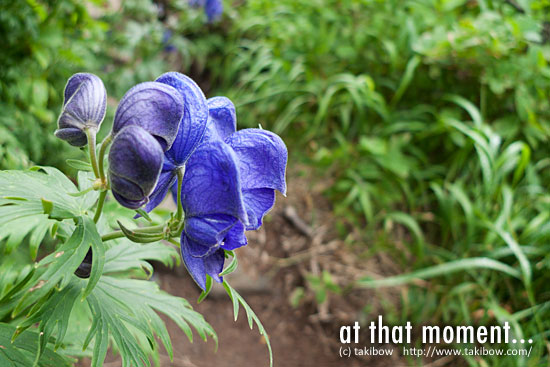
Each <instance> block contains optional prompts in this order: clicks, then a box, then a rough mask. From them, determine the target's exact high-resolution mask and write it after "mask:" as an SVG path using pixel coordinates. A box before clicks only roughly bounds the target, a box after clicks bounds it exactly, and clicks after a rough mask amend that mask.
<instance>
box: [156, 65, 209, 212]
mask: <svg viewBox="0 0 550 367" xmlns="http://www.w3.org/2000/svg"><path fill="white" fill-rule="evenodd" d="M157 82H158V83H162V84H166V85H168V86H171V87H173V88H174V89H175V90H177V92H178V93H179V94H180V95H181V97H182V99H183V101H184V112H183V119H182V121H181V124H180V126H179V129H178V132H177V135H176V136H175V140H174V144H173V146H172V147H171V148H170V149H169V150H168V151H167V152H166V153H165V159H164V164H163V167H162V172H161V174H160V178H159V184H158V185H157V187H156V188H155V190H154V192H153V193H152V194H151V197H150V201H149V203H148V204H147V206H146V207H145V211H147V212H150V211H151V210H153V209H154V208H155V207H156V206H158V205H159V204H160V203H161V202H162V200H163V199H164V197H165V196H166V194H167V193H168V190H169V189H170V187H172V186H173V185H174V183H175V181H176V171H177V170H178V169H179V168H180V167H183V165H185V163H186V162H187V160H188V159H189V157H190V156H191V154H192V153H193V151H194V150H195V149H196V148H197V146H198V145H199V143H200V142H201V139H202V137H203V135H204V131H205V129H206V123H207V121H208V107H207V105H206V98H205V97H204V94H203V93H202V90H201V89H200V88H199V86H198V85H197V84H196V83H195V82H194V81H193V80H192V79H191V78H189V77H187V76H186V75H183V74H181V73H177V72H170V73H165V74H163V75H161V76H160V77H158V78H157Z"/></svg>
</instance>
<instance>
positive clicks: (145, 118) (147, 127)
mask: <svg viewBox="0 0 550 367" xmlns="http://www.w3.org/2000/svg"><path fill="white" fill-rule="evenodd" d="M183 114H184V102H183V98H182V96H181V94H180V93H179V92H178V91H177V90H176V89H174V88H173V87H171V86H170V85H167V84H163V83H158V82H145V83H141V84H138V85H136V86H135V87H133V88H131V89H130V90H129V91H128V92H127V93H126V94H125V95H124V97H123V98H122V100H121V101H120V103H119V105H118V108H117V111H116V113H115V120H114V123H113V131H112V134H113V135H114V140H113V146H112V147H111V150H110V152H109V173H110V180H111V190H112V192H113V195H114V197H115V199H117V201H118V202H119V203H120V204H121V205H123V206H125V207H127V208H131V209H137V208H139V207H141V206H142V205H144V204H146V203H148V202H149V201H150V195H151V194H152V192H153V189H154V188H155V187H157V182H158V181H159V177H160V173H161V170H162V167H163V161H164V154H163V152H164V151H166V150H169V149H170V148H171V147H172V144H174V141H176V138H177V134H178V129H179V127H180V123H181V120H182V117H183ZM130 127H132V129H129V128H130ZM135 127H137V128H135Z"/></svg>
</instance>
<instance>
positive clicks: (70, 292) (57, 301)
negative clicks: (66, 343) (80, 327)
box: [14, 279, 84, 358]
mask: <svg viewBox="0 0 550 367" xmlns="http://www.w3.org/2000/svg"><path fill="white" fill-rule="evenodd" d="M83 282H84V281H80V280H77V279H73V281H71V283H70V284H69V285H68V286H67V287H65V288H63V289H62V290H60V291H54V292H53V293H52V295H51V296H50V297H49V298H48V300H47V301H46V302H44V303H43V304H41V305H40V307H39V308H38V310H37V311H36V312H34V313H33V314H32V316H31V317H27V318H25V319H24V321H23V322H22V323H21V324H20V325H18V327H17V330H16V333H15V335H14V336H16V335H17V334H19V333H21V332H22V331H24V330H26V329H27V328H29V327H30V326H32V325H34V324H40V326H39V330H40V334H39V345H38V353H37V358H39V357H40V356H41V355H42V353H43V352H44V351H45V350H46V344H47V343H48V341H49V340H50V337H51V336H52V335H53V332H54V330H55V329H56V328H57V337H56V342H55V347H54V348H55V349H57V348H59V347H60V346H61V344H62V342H63V339H64V337H65V334H66V333H67V328H68V326H69V318H70V316H71V312H72V310H73V307H74V305H75V302H76V300H77V299H78V298H79V296H80V294H81V292H82V288H83V284H82V283H83Z"/></svg>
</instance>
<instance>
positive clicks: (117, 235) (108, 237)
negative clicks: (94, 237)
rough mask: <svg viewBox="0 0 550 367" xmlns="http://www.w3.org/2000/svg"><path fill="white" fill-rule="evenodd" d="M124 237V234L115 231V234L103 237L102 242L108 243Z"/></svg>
mask: <svg viewBox="0 0 550 367" xmlns="http://www.w3.org/2000/svg"><path fill="white" fill-rule="evenodd" d="M122 237H125V236H124V232H122V231H114V232H111V233H107V234H104V235H103V236H101V241H103V242H106V241H110V240H115V239H117V238H122Z"/></svg>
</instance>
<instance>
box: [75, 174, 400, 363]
mask: <svg viewBox="0 0 550 367" xmlns="http://www.w3.org/2000/svg"><path fill="white" fill-rule="evenodd" d="M289 177H294V179H291V180H290V182H289V189H288V197H287V198H283V197H278V198H277V203H276V204H275V209H274V210H273V211H272V213H271V214H270V215H269V217H268V218H266V221H265V223H264V226H263V227H262V228H261V229H260V230H259V231H256V232H249V234H248V239H249V245H248V246H246V247H244V248H242V249H238V250H237V255H238V258H239V268H238V270H237V272H236V273H234V274H231V275H230V276H229V277H228V278H227V279H228V281H229V282H230V284H232V286H233V287H234V288H235V289H237V291H239V293H240V294H241V295H242V296H243V297H244V298H245V299H246V301H247V302H248V303H249V305H250V306H251V307H252V309H253V310H254V311H255V312H256V314H257V315H258V317H259V318H260V320H261V321H262V323H263V325H264V327H265V329H266V330H267V332H268V334H269V337H270V340H271V344H272V347H273V354H274V362H275V366H281V367H283V366H284V367H287V366H288V367H309V366H311V367H313V366H315V367H333V366H335V367H336V366H346V367H360V366H367V365H368V366H398V365H401V366H403V365H406V364H405V363H403V361H402V360H401V359H400V358H399V357H397V355H398V354H399V353H398V350H397V349H396V350H395V352H394V354H395V355H394V357H385V358H382V357H371V358H365V359H362V360H358V359H353V358H352V359H345V360H342V359H341V358H340V357H339V356H338V350H339V346H340V344H339V334H338V332H339V327H340V326H341V325H343V324H344V323H346V324H351V323H353V322H354V321H355V320H359V319H361V317H364V315H363V316H361V315H362V313H361V310H362V309H363V308H364V307H365V306H366V305H369V307H370V308H371V309H373V310H375V311H376V312H378V310H380V306H379V304H377V301H376V298H375V297H374V295H373V294H372V293H370V292H369V291H352V292H346V293H345V294H341V295H338V294H331V293H330V292H329V294H328V295H327V299H326V301H325V302H323V303H322V304H321V305H319V304H318V303H317V302H316V301H315V297H314V292H312V291H311V289H310V288H311V287H310V286H308V283H307V281H306V278H307V277H310V276H314V277H315V276H319V275H320V274H322V272H323V271H327V272H329V273H330V274H331V276H332V279H333V280H334V282H335V283H336V284H339V285H345V284H348V283H349V281H350V280H352V279H356V278H358V277H361V276H365V275H370V276H383V275H386V274H388V273H392V271H394V269H393V264H392V263H391V261H390V260H388V259H385V258H381V257H377V258H372V259H367V260H366V259H360V258H359V256H356V254H353V251H352V249H350V248H349V246H347V245H345V244H344V243H343V241H342V240H341V239H340V238H339V236H338V235H337V234H336V233H334V218H333V217H332V208H331V207H330V205H329V203H328V201H327V200H326V199H325V198H323V197H322V195H320V192H321V191H322V187H319V186H318V185H315V184H314V183H312V182H311V178H310V177H309V178H308V175H307V173H306V174H304V173H303V172H297V173H294V174H292V175H289ZM158 270H159V271H157V273H156V281H158V282H159V283H160V285H161V288H162V289H164V290H165V291H167V292H169V293H171V294H174V295H177V296H181V297H184V298H186V299H187V300H188V301H189V302H190V303H191V304H192V306H193V307H194V308H195V309H196V310H197V311H199V312H200V313H202V314H203V315H204V317H205V318H206V320H207V321H208V322H209V323H210V324H211V325H212V326H213V328H214V330H215V331H216V332H217V334H218V338H219V348H218V351H217V352H214V342H213V341H209V342H207V343H205V342H203V341H202V340H201V339H200V338H198V336H197V335H196V334H195V341H194V342H193V343H190V342H189V341H188V339H187V337H186V336H185V334H184V333H183V332H182V331H181V330H179V328H178V327H177V326H176V325H175V324H174V323H172V322H171V321H170V320H167V324H168V329H169V332H170V335H171V337H172V344H173V348H174V361H173V362H171V361H170V359H169V358H168V356H167V355H166V352H164V351H163V355H162V357H161V364H162V366H163V367H164V366H174V367H212V366H216V367H226V366H227V367H233V366H245V367H249V366H250V367H263V366H269V359H268V352H267V347H266V345H265V340H264V339H263V337H261V336H260V335H259V333H258V330H257V328H254V330H250V328H249V326H248V322H247V320H246V315H245V313H244V310H243V309H242V308H241V311H240V313H239V319H238V321H237V322H234V321H233V306H232V304H231V301H230V299H229V297H228V296H227V295H226V294H225V292H224V290H223V288H222V287H221V286H219V285H216V286H215V288H214V289H213V291H212V293H211V294H210V295H209V297H208V298H207V299H206V300H205V301H204V302H202V303H201V304H197V303H196V300H197V298H198V296H199V289H198V287H197V286H196V285H195V284H194V283H193V281H192V280H191V278H190V277H189V276H188V275H187V274H186V271H185V270H184V269H183V267H181V266H180V268H179V269H174V270H170V269H162V268H161V269H158ZM297 288H301V289H303V290H304V291H303V296H302V297H301V300H300V302H297V305H295V306H296V307H293V306H291V302H290V299H291V298H292V297H293V295H295V290H296V289H297ZM387 296H388V297H390V299H391V297H392V295H391V294H389V295H387ZM380 312H381V311H380ZM83 365H84V366H85V365H86V363H85V362H84V363H83ZM105 366H106V367H115V366H120V360H119V359H118V357H113V356H110V357H108V359H107V362H106V363H105Z"/></svg>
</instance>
